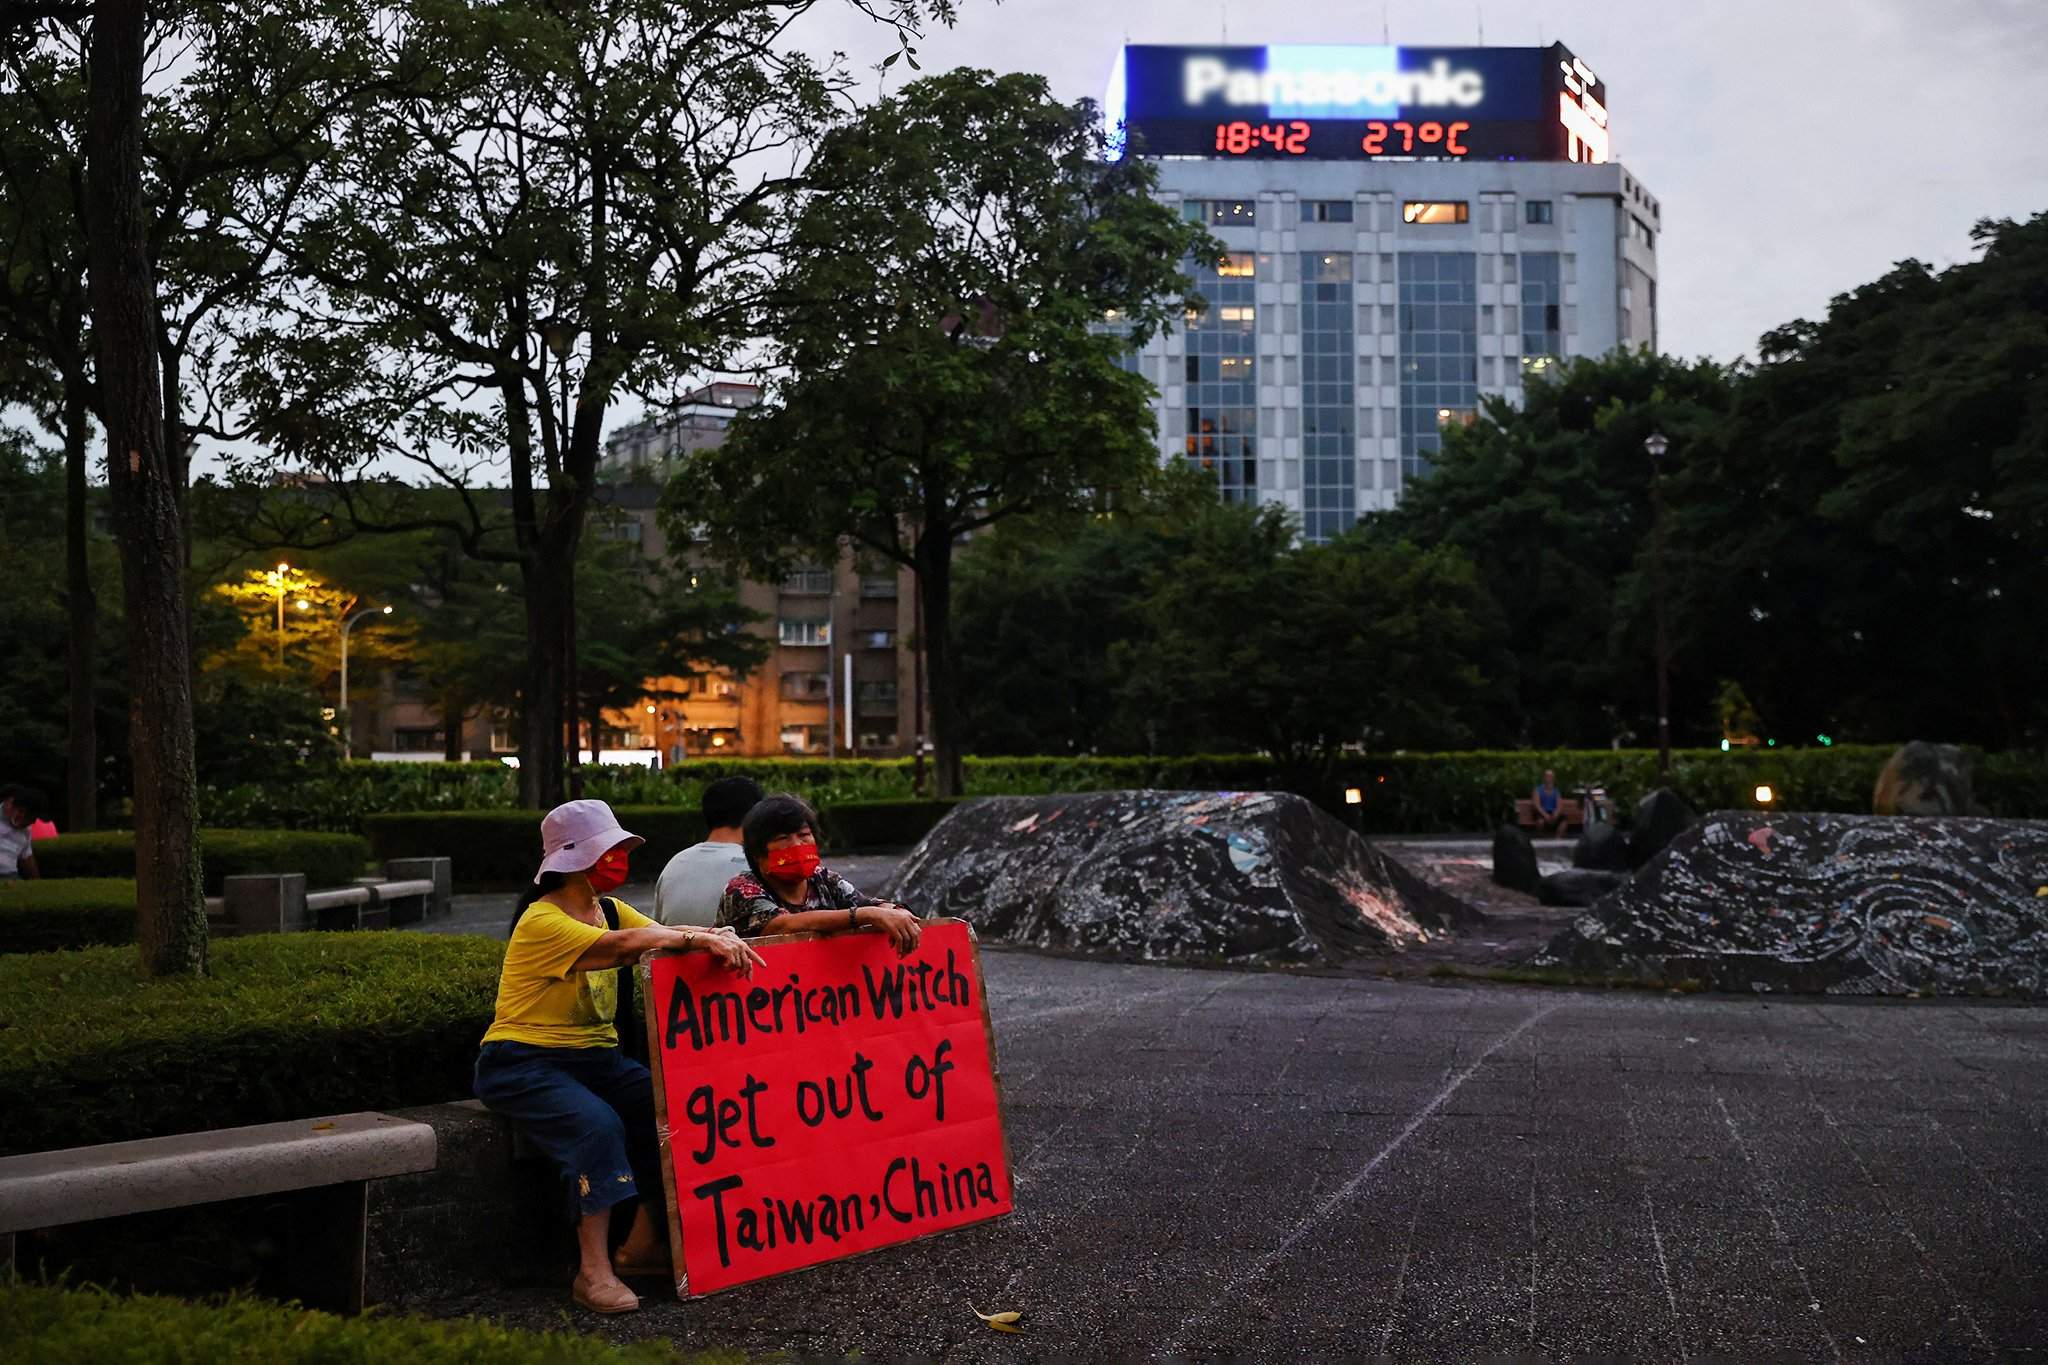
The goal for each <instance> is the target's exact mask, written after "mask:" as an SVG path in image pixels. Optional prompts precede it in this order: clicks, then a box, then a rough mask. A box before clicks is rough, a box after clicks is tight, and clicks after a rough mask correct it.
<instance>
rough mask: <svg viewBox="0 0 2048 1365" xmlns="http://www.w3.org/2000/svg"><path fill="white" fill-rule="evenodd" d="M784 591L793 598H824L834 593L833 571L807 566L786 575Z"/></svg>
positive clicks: (783, 582) (812, 565)
mask: <svg viewBox="0 0 2048 1365" xmlns="http://www.w3.org/2000/svg"><path fill="white" fill-rule="evenodd" d="M782 591H783V592H784V593H786V594H789V595H791V596H799V597H823V596H825V595H826V594H827V593H829V592H831V591H832V571H831V570H830V569H825V568H820V567H819V566H817V565H815V564H806V565H803V566H802V567H801V568H798V569H795V570H793V571H792V572H790V573H788V574H785V575H784V576H783V579H782Z"/></svg>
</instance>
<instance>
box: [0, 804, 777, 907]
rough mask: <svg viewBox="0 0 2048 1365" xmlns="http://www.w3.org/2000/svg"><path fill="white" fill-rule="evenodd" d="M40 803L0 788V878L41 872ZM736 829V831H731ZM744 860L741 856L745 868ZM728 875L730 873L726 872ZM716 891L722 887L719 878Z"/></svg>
mask: <svg viewBox="0 0 2048 1365" xmlns="http://www.w3.org/2000/svg"><path fill="white" fill-rule="evenodd" d="M40 804H42V793H40V792H38V791H36V790H35V789H33V788H31V787H16V786H9V787H5V788H0V881H12V880H13V879H15V878H17V877H27V878H30V879H34V878H37V877H40V876H42V875H43V874H42V870H41V869H40V868H38V867H37V866H36V855H35V851H34V850H35V845H34V844H33V843H32V842H31V841H30V839H29V832H28V827H29V826H30V825H32V824H34V823H35V819H36V807H37V806H39V805H40ZM734 832H735V833H737V832H738V831H734ZM746 865H747V860H746V858H745V857H744V856H742V857H741V858H740V867H741V868H742V869H743V870H744V869H745V867H746ZM726 875H727V877H728V878H729V877H731V875H732V874H731V873H727V874H726ZM718 889H719V891H724V890H725V883H724V882H720V883H719V885H718ZM711 908H712V910H713V911H716V910H717V909H718V897H717V895H716V894H714V895H713V896H712V897H711Z"/></svg>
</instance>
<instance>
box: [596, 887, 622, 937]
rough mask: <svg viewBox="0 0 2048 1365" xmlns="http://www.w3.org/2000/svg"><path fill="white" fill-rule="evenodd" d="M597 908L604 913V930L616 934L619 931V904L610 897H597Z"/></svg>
mask: <svg viewBox="0 0 2048 1365" xmlns="http://www.w3.org/2000/svg"><path fill="white" fill-rule="evenodd" d="M597 908H598V909H600V910H602V911H604V925H605V928H607V929H609V930H611V931H612V932H613V933H615V934H616V933H617V932H618V931H619V903H618V902H617V901H615V900H613V899H612V898H611V897H610V896H599V897H598V898H597Z"/></svg>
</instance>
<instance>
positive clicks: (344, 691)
mask: <svg viewBox="0 0 2048 1365" xmlns="http://www.w3.org/2000/svg"><path fill="white" fill-rule="evenodd" d="M390 614H391V608H389V607H367V608H365V609H363V610H362V611H359V612H357V613H356V614H355V615H354V616H351V617H348V618H347V619H345V620H344V621H343V622H342V623H341V712H340V715H341V756H342V757H343V758H353V757H354V756H355V741H356V732H355V727H354V726H353V725H351V724H349V715H348V632H349V627H350V626H353V625H354V624H355V623H356V622H358V621H360V620H362V619H363V618H364V617H365V616H389V615H390Z"/></svg>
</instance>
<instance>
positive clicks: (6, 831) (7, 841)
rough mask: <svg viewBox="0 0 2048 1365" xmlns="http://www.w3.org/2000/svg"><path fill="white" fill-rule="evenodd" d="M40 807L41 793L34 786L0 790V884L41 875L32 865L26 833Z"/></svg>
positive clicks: (29, 838)
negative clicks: (0, 882)
mask: <svg viewBox="0 0 2048 1365" xmlns="http://www.w3.org/2000/svg"><path fill="white" fill-rule="evenodd" d="M42 804H43V794H42V793H41V792H39V791H37V790H36V789H35V788H34V787H22V786H16V785H11V784H10V785H9V786H6V787H0V881H12V880H14V879H15V878H18V877H25V878H27V879H29V880H31V881H33V880H35V879H36V878H38V877H40V876H42V875H43V873H42V869H40V868H38V867H37V866H36V855H35V844H34V839H33V836H31V834H30V833H29V828H30V826H32V825H33V824H35V820H36V815H37V814H38V812H39V811H40V810H41V809H42Z"/></svg>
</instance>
